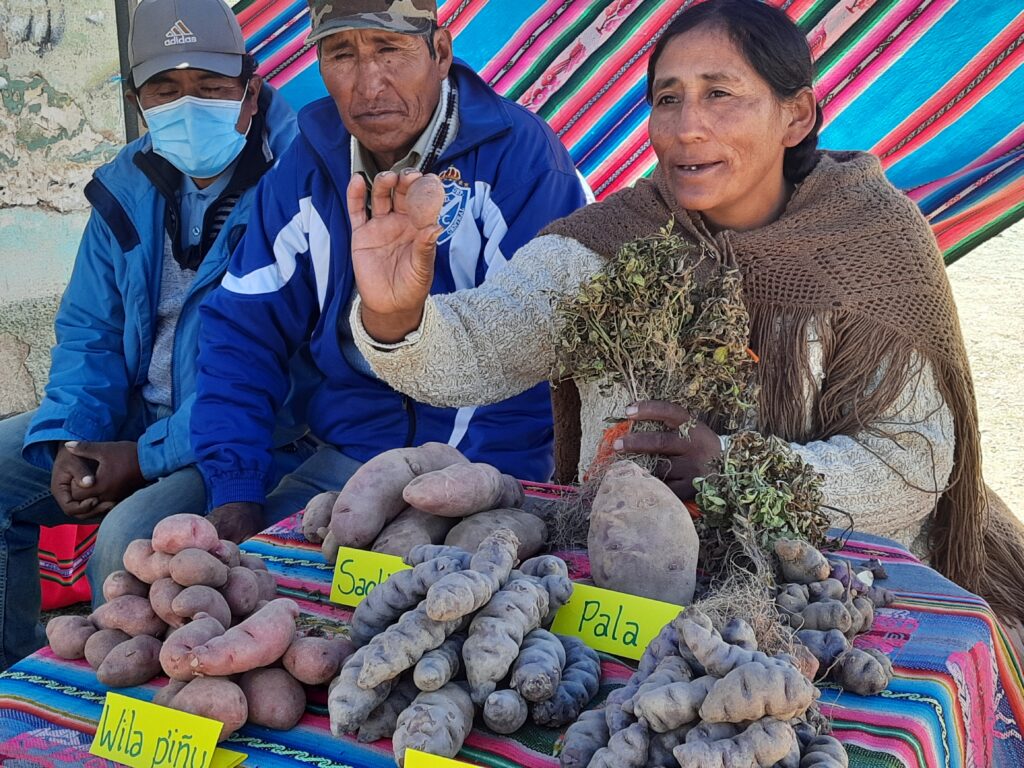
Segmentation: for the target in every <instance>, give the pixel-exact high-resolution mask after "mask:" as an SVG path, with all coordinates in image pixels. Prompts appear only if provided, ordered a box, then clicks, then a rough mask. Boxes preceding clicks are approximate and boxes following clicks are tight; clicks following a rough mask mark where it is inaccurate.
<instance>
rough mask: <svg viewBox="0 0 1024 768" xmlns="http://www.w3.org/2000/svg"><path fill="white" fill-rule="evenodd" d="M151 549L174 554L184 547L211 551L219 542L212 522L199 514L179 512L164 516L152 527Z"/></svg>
mask: <svg viewBox="0 0 1024 768" xmlns="http://www.w3.org/2000/svg"><path fill="white" fill-rule="evenodd" d="M152 542H153V549H154V550H156V551H157V552H163V553H165V554H168V555H176V554H178V553H179V552H181V551H182V550H184V549H193V548H194V549H202V550H205V551H207V552H212V551H213V550H215V549H216V548H217V546H218V545H219V544H220V536H218V535H217V529H216V528H215V527H214V525H213V523H211V522H210V521H209V520H207V519H206V518H205V517H200V516H199V515H190V514H186V513H183V514H179V515H171V516H170V517H165V518H164V519H163V520H161V521H160V522H159V523H157V524H156V526H154V528H153V539H152Z"/></svg>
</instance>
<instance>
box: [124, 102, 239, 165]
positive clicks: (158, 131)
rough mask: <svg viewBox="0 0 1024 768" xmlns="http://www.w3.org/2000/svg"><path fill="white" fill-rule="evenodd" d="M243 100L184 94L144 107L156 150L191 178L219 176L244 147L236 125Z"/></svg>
mask: <svg viewBox="0 0 1024 768" xmlns="http://www.w3.org/2000/svg"><path fill="white" fill-rule="evenodd" d="M244 102H245V96H243V97H242V99H241V101H230V100H225V99H200V98H198V97H196V96H182V97H181V98H180V99H177V100H176V101H172V102H170V103H169V104H161V105H160V106H159V107H153V108H151V109H144V110H142V114H143V116H145V118H146V125H147V126H149V134H150V137H151V140H152V142H153V151H154V152H156V153H157V154H158V155H160V156H161V157H163V158H166V159H167V160H168V162H170V163H171V165H173V166H174V167H175V168H177V169H178V170H179V171H181V172H182V173H184V174H187V175H188V176H191V177H192V178H195V179H209V178H211V177H213V176H217V175H219V174H220V173H221V172H222V171H223V170H224V169H225V168H227V167H228V166H229V165H231V162H232V161H233V160H234V159H235V158H236V157H238V155H239V153H241V151H242V148H243V147H244V146H245V134H242V133H239V132H238V131H237V129H236V128H235V126H236V125H237V124H238V117H239V115H240V114H241V113H242V105H243V103H244Z"/></svg>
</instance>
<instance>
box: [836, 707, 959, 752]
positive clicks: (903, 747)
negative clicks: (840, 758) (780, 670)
mask: <svg viewBox="0 0 1024 768" xmlns="http://www.w3.org/2000/svg"><path fill="white" fill-rule="evenodd" d="M953 696H954V697H955V693H954V694H953ZM846 698H849V696H847V697H846ZM821 710H822V714H823V715H825V716H826V717H831V718H833V720H834V721H836V723H838V721H844V720H845V721H848V722H850V723H851V725H854V726H856V725H858V724H865V725H874V726H877V727H879V728H884V729H887V730H894V729H897V730H899V731H901V732H905V733H909V734H911V735H912V736H913V737H914V739H915V740H916V741H917V743H918V744H919V745H920V747H921V751H922V752H923V754H924V763H922V764H919V763H918V762H917V753H916V752H915V751H914V750H913V749H912V748H911V747H910V746H909V745H908V744H907V743H906V742H905V741H902V740H900V739H894V738H892V737H887V736H881V735H876V734H872V733H868V732H866V731H862V730H860V731H847V730H845V729H842V728H840V729H839V730H838V731H835V732H833V734H832V735H833V736H835V737H836V738H837V739H839V741H842V742H845V743H849V744H861V745H863V746H865V747H868V746H869V745H870V747H869V748H873V749H879V751H884V752H890V753H895V754H899V755H901V759H902V760H904V762H905V764H906V765H908V766H918V765H919V766H920V768H929V767H930V766H938V765H944V764H945V761H944V760H943V759H942V758H940V757H939V755H938V753H937V752H936V751H935V744H934V743H933V742H932V738H931V734H930V733H929V732H928V729H927V728H925V727H923V723H922V722H921V721H920V720H915V719H914V718H911V717H904V716H903V715H900V714H898V713H896V712H892V711H886V712H885V713H884V714H879V713H878V712H876V711H874V710H870V709H860V708H857V707H846V706H843V705H827V704H823V705H822V707H821ZM844 712H850V713H855V714H853V715H852V716H851V717H845V716H844V714H843V713H844ZM834 724H835V723H834ZM896 745H900V747H899V748H896Z"/></svg>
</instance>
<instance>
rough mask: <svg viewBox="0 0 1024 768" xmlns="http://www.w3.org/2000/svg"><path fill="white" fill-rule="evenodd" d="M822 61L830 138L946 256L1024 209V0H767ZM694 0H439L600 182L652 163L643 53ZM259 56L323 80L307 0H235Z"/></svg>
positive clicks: (281, 78)
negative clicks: (857, 154) (883, 177)
mask: <svg viewBox="0 0 1024 768" xmlns="http://www.w3.org/2000/svg"><path fill="white" fill-rule="evenodd" d="M768 1H769V2H770V3H771V4H772V5H775V6H779V7H782V8H783V9H784V10H785V11H786V13H788V14H789V16H790V17H791V18H793V19H794V20H795V21H796V22H797V23H798V24H799V25H800V27H801V29H803V30H805V31H806V33H807V37H808V40H809V41H810V43H811V47H812V50H813V51H814V55H815V57H816V58H817V61H818V97H819V99H820V101H821V103H822V105H823V107H824V111H825V120H826V126H825V130H824V132H823V134H822V145H823V146H825V147H828V148H833V149H864V150H870V151H871V152H874V153H875V154H877V155H878V156H879V157H880V158H882V162H883V163H884V165H885V167H886V169H887V172H888V174H889V177H890V178H891V179H892V181H893V183H895V184H896V185H897V186H899V187H900V188H902V189H904V190H906V191H907V193H908V194H909V195H910V196H911V197H912V198H913V199H914V200H915V201H916V202H917V203H918V204H919V205H920V206H921V209H922V210H923V211H924V213H925V215H926V216H927V217H928V219H929V220H930V221H931V223H932V227H933V228H934V230H935V234H936V236H937V237H938V239H939V243H940V245H941V246H942V248H943V250H944V252H945V255H946V260H947V262H949V263H951V262H953V261H955V260H956V259H957V258H959V257H960V256H962V255H964V254H965V253H967V252H968V251H969V250H971V249H972V248H973V247H974V246H976V245H978V244H979V243H980V242H982V241H983V240H985V239H987V238H989V237H991V236H993V235H994V234H996V233H997V232H999V231H1000V230H1002V229H1003V228H1005V227H1007V226H1009V225H1010V224H1011V223H1013V222H1014V221H1017V220H1018V219H1020V218H1022V217H1024V3H1022V2H1021V1H1020V0H768ZM693 2H695V0H443V1H442V2H441V3H440V9H439V10H440V20H441V22H442V23H443V24H445V25H447V26H448V27H449V29H451V30H452V32H453V33H454V34H455V35H456V37H457V41H456V54H457V55H458V56H460V57H461V58H463V59H464V60H466V61H467V62H468V63H469V64H471V65H472V66H473V67H475V68H476V70H477V71H478V72H480V73H481V74H482V75H483V76H484V78H485V79H486V80H488V81H489V82H490V83H492V84H493V85H494V87H495V88H496V89H497V90H498V91H499V92H501V93H502V94H504V95H506V96H508V97H509V98H511V99H515V100H516V101H518V102H519V103H521V104H524V105H526V106H528V107H529V108H530V109H532V110H534V111H535V112H537V113H538V114H540V115H541V116H542V117H544V118H545V119H546V120H547V121H548V122H549V123H550V124H551V126H552V127H553V128H554V129H555V131H557V132H558V135H559V136H560V137H561V139H562V141H563V142H564V143H565V145H566V146H567V147H568V148H569V151H570V152H571V153H572V156H573V158H574V160H575V161H576V164H577V166H578V167H579V169H580V171H582V172H583V174H584V175H585V176H586V177H587V179H588V180H589V181H590V184H591V186H592V187H593V188H594V191H595V192H596V193H597V195H598V197H603V196H605V195H608V194H610V193H611V192H614V191H615V190H616V189H619V188H621V187H624V186H628V185H630V184H632V183H633V182H634V181H636V179H638V178H640V177H641V176H644V175H645V174H648V173H650V171H651V169H652V166H653V164H654V152H653V150H652V149H651V146H650V144H649V142H648V141H647V134H646V120H647V105H646V103H645V101H644V76H645V72H646V61H647V56H648V54H649V51H650V48H651V46H652V44H653V41H654V40H655V39H656V38H657V36H658V34H659V32H660V31H661V30H663V29H664V28H665V26H666V25H667V24H668V23H669V22H670V21H671V20H672V18H673V17H674V16H675V15H676V14H677V13H679V12H680V11H681V10H682V9H683V8H685V7H687V6H689V5H691V4H693ZM235 10H236V12H237V13H238V15H239V18H240V20H241V22H242V28H243V30H244V32H245V35H246V39H247V41H248V44H249V47H250V49H251V50H252V51H253V52H254V53H255V54H256V55H257V56H258V57H259V60H260V62H261V72H262V73H263V74H264V75H266V76H267V77H269V79H270V82H271V83H273V84H274V85H276V86H277V87H278V88H280V89H281V90H282V91H283V92H284V94H285V95H286V97H287V98H288V99H289V100H290V101H291V102H292V103H293V104H295V105H296V106H301V105H302V104H305V103H307V102H308V101H310V100H312V99H315V98H318V97H320V96H322V95H324V94H325V90H324V87H323V84H322V82H321V81H320V77H319V74H318V72H317V68H316V53H315V51H314V50H312V49H310V48H309V47H308V46H306V45H305V43H304V39H305V35H306V33H307V31H308V26H309V21H308V14H307V11H306V3H305V0H241V2H239V3H238V4H237V5H235Z"/></svg>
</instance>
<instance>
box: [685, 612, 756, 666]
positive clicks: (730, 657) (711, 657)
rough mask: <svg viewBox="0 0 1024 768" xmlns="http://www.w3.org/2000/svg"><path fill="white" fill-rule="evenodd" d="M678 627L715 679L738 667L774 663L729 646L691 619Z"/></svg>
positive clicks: (689, 646) (715, 634)
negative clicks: (755, 663) (756, 663)
mask: <svg viewBox="0 0 1024 768" xmlns="http://www.w3.org/2000/svg"><path fill="white" fill-rule="evenodd" d="M678 626H679V629H680V632H681V634H682V636H683V641H684V642H685V643H686V647H687V648H689V649H690V651H691V652H692V653H693V655H694V657H695V658H696V659H697V661H698V662H699V663H700V665H701V666H702V667H704V669H705V671H706V672H707V673H708V674H709V675H713V676H714V677H725V676H726V675H727V674H729V673H730V672H732V671H733V670H734V669H736V668H737V667H739V666H742V665H744V664H750V663H751V662H754V661H756V662H759V663H761V664H771V663H772V662H771V660H770V659H769V657H768V655H767V654H764V653H762V652H761V651H748V650H746V649H744V648H741V647H740V646H738V645H729V643H727V642H725V640H723V639H722V636H721V635H719V634H718V632H716V631H715V630H714V629H710V630H709V629H706V628H705V627H702V626H701V625H700V624H698V623H697V622H695V621H693V620H691V619H688V618H685V617H684V618H683V619H682V620H681V621H679V622H678Z"/></svg>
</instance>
